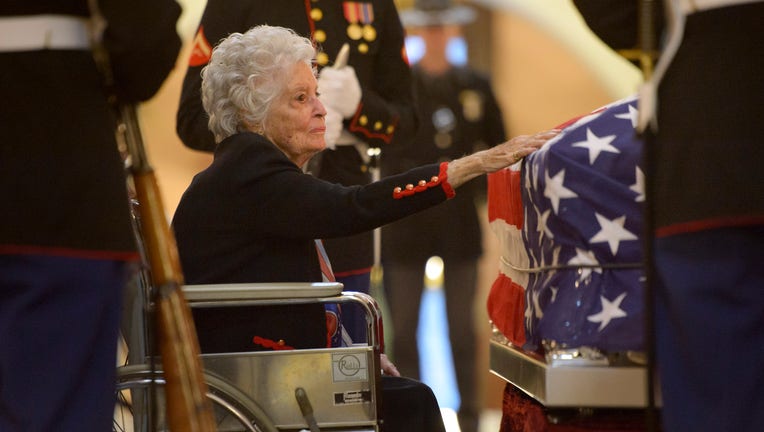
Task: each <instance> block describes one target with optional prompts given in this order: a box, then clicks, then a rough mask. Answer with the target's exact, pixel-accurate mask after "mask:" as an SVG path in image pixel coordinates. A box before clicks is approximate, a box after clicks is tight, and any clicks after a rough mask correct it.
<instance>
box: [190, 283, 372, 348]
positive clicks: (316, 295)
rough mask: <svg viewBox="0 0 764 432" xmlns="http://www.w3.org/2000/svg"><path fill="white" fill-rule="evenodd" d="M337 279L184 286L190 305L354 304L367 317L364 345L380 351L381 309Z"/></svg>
mask: <svg viewBox="0 0 764 432" xmlns="http://www.w3.org/2000/svg"><path fill="white" fill-rule="evenodd" d="M343 288H344V285H342V284H341V283H339V282H264V283H234V284H200V285H184V286H183V294H184V296H185V298H186V301H187V302H188V304H189V306H191V307H227V306H244V305H258V304H259V305H275V304H295V303H314V302H316V303H356V304H358V305H360V306H361V307H362V308H363V309H364V311H365V314H366V316H367V318H368V322H367V324H368V326H367V337H368V341H367V343H368V345H370V346H372V347H374V348H375V349H377V350H378V351H379V352H384V336H383V334H382V331H383V330H382V328H383V325H382V311H381V310H380V308H379V305H378V304H377V302H376V301H375V300H374V298H372V297H371V296H370V295H368V294H364V293H359V292H352V291H342V289H343Z"/></svg>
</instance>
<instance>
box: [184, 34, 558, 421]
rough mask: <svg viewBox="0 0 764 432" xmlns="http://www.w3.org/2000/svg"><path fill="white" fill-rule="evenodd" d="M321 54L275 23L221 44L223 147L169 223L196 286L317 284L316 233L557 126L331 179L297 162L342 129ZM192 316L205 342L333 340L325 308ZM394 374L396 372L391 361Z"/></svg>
mask: <svg viewBox="0 0 764 432" xmlns="http://www.w3.org/2000/svg"><path fill="white" fill-rule="evenodd" d="M315 56H316V49H315V48H314V46H313V44H312V43H311V41H310V40H308V39H306V38H303V37H300V36H298V35H296V34H295V33H294V32H293V31H291V30H288V29H285V28H281V27H270V26H258V27H254V28H252V29H251V30H249V31H248V32H246V33H244V34H240V33H234V34H231V35H230V36H229V37H228V38H226V39H225V40H223V41H222V42H221V43H220V44H219V45H218V46H217V47H216V48H215V50H214V51H213V53H212V58H211V60H210V62H209V64H208V66H207V67H206V68H205V69H204V71H203V82H202V96H203V104H204V108H205V110H206V111H207V113H208V114H209V127H210V129H211V130H212V132H213V133H214V134H215V136H216V139H217V141H218V145H217V148H216V150H215V157H214V160H213V162H212V164H211V165H210V166H209V167H208V168H207V169H205V170H204V171H202V172H201V173H199V174H198V175H197V176H196V177H195V178H194V180H193V182H192V183H191V185H190V186H189V188H188V190H187V191H186V192H185V194H184V195H183V197H182V199H181V201H180V204H179V206H178V208H177V211H176V213H175V216H174V220H173V227H174V230H175V234H176V237H177V243H178V249H179V253H180V258H181V263H182V266H183V270H184V274H185V277H186V281H187V282H188V283H190V284H199V283H238V282H283V281H296V282H311V281H321V280H323V279H324V277H325V276H324V275H323V274H322V264H323V263H322V262H321V261H322V260H321V258H320V257H321V253H320V252H321V247H320V242H318V243H317V242H315V241H314V239H321V238H328V237H337V236H346V235H350V234H355V233H359V232H363V231H366V230H371V229H373V228H375V227H378V226H381V225H383V224H386V223H389V222H392V221H394V220H398V219H401V218H403V217H405V216H407V215H410V214H412V213H415V212H417V211H420V210H423V209H425V208H428V207H431V206H434V205H436V204H438V203H441V202H443V201H445V200H447V199H448V198H450V197H452V196H454V194H455V192H454V190H455V189H456V188H457V187H459V186H460V185H462V184H464V183H465V182H467V181H469V180H470V179H472V178H475V177H477V176H479V175H482V174H485V173H488V172H492V171H495V170H498V169H501V168H504V167H506V166H509V165H512V164H514V163H516V162H518V161H519V160H520V159H521V158H522V157H524V156H525V155H527V154H529V153H531V152H533V151H534V150H535V149H537V148H538V147H540V146H541V145H542V144H543V143H544V142H546V141H547V140H548V139H549V138H551V137H553V136H554V135H556V133H557V132H556V131H549V132H543V133H539V134H537V135H534V136H530V137H517V138H514V139H512V140H510V141H508V142H506V143H504V144H501V145H498V146H496V147H493V148H491V149H490V150H486V151H483V152H479V153H475V154H473V155H470V156H465V157H463V158H461V159H456V160H454V161H451V162H448V163H441V164H432V165H426V166H423V167H420V168H415V169H412V170H410V171H408V172H406V173H403V174H400V175H396V176H391V177H388V178H385V179H383V180H381V181H378V182H375V183H372V184H369V185H366V186H341V185H338V184H332V183H328V182H326V181H323V180H320V179H317V178H315V177H313V176H311V175H309V174H305V173H304V172H303V171H302V169H301V168H303V167H304V166H305V165H306V163H307V162H308V160H309V159H310V158H311V157H312V156H314V155H315V154H317V153H318V152H320V151H321V150H323V149H324V147H325V145H326V144H325V141H324V134H325V133H327V130H335V129H336V128H340V127H341V125H340V124H339V123H333V122H331V121H329V120H328V119H327V118H326V110H325V109H324V107H323V105H322V104H321V102H320V101H319V99H318V95H319V90H320V89H318V88H317V80H316V69H315V67H314V65H313V60H314V58H315ZM345 67H348V66H345ZM338 121H339V120H338ZM368 121H370V122H373V121H374V119H368ZM195 318H196V320H197V329H198V333H199V338H200V344H201V346H202V350H203V351H216V350H225V351H226V352H230V351H231V350H241V351H253V350H257V349H269V348H273V347H276V346H277V347H278V348H282V349H283V348H289V347H292V348H315V347H323V346H326V344H327V336H326V335H327V329H326V319H325V316H324V311H323V307H322V306H321V305H300V306H273V307H267V308H263V307H260V308H258V309H257V313H248V314H242V315H241V316H234V315H232V314H231V313H230V311H215V310H213V309H205V310H203V313H199V312H197V313H196V316H195ZM253 332H255V333H257V334H256V335H254V336H258V337H257V338H255V339H256V340H257V341H259V342H258V343H259V345H260V346H257V345H255V343H253ZM387 372H388V373H392V374H395V371H394V368H393V367H391V365H388V368H387ZM427 390H429V389H427ZM407 421H409V422H410V419H408V420H407ZM404 423H405V422H404ZM391 426H392V425H391V424H390V423H389V422H388V427H391ZM409 427H410V428H411V429H409ZM409 427H406V428H403V429H396V430H432V428H435V430H439V429H441V428H442V423H441V424H439V425H437V426H428V425H426V424H419V425H417V424H416V423H411V424H410V425H409Z"/></svg>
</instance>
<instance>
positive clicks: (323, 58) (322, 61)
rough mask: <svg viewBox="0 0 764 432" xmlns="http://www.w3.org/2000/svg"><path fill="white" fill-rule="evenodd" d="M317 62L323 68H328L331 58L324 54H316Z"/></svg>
mask: <svg viewBox="0 0 764 432" xmlns="http://www.w3.org/2000/svg"><path fill="white" fill-rule="evenodd" d="M316 62H317V63H318V64H320V65H321V66H326V64H327V63H329V56H328V55H327V54H326V53H324V52H321V53H318V54H316Z"/></svg>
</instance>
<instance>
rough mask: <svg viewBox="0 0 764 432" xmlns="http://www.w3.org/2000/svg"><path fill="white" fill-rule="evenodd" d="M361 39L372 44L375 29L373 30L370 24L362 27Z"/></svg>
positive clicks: (374, 37)
mask: <svg viewBox="0 0 764 432" xmlns="http://www.w3.org/2000/svg"><path fill="white" fill-rule="evenodd" d="M363 38H364V39H365V40H367V41H369V42H372V41H373V40H374V39H376V38H377V29H375V28H374V26H372V25H371V24H366V25H365V26H363Z"/></svg>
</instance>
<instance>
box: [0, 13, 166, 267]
mask: <svg viewBox="0 0 764 432" xmlns="http://www.w3.org/2000/svg"><path fill="white" fill-rule="evenodd" d="M99 6H100V8H101V11H102V13H103V15H104V16H105V18H106V19H107V20H108V27H107V29H106V33H105V35H104V44H105V46H106V48H107V49H108V51H109V54H110V56H111V62H112V66H113V70H114V78H115V84H116V91H117V93H118V94H119V96H120V97H121V98H122V99H123V100H125V101H140V100H145V99H148V98H150V97H151V96H152V95H153V94H154V93H155V92H156V91H157V90H158V89H159V87H160V85H161V84H162V82H163V81H164V79H165V77H166V76H167V75H168V73H169V72H170V70H171V69H172V68H173V67H174V65H175V60H176V58H177V54H178V52H179V50H180V44H181V42H180V38H179V37H178V35H177V33H176V30H175V23H176V21H177V19H178V17H179V15H180V7H179V6H178V5H177V3H175V2H174V1H172V0H136V1H130V2H123V1H111V0H101V1H99ZM35 14H65V15H74V16H87V15H88V7H87V0H49V1H36V2H31V1H10V2H3V4H2V5H1V6H0V16H2V17H9V16H18V15H35ZM1 37H6V35H3V36H1ZM0 98H1V99H2V101H3V103H2V104H0V121H1V122H2V143H0V196H2V199H3V205H2V208H3V210H2V212H0V253H24V252H36V253H48V254H65V255H75V256H86V257H91V258H92V257H105V258H117V259H134V258H137V254H136V253H135V250H136V249H135V244H134V238H133V234H132V229H131V225H130V216H129V207H128V197H127V192H126V184H125V174H124V165H123V162H122V159H121V157H120V155H119V152H118V149H117V144H116V141H115V138H114V121H113V119H112V117H111V113H110V109H109V106H108V105H107V101H106V94H105V92H104V90H103V88H102V79H101V76H100V75H99V73H98V71H97V69H96V65H95V63H94V61H93V56H92V54H91V52H90V51H87V50H39V51H26V52H0Z"/></svg>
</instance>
